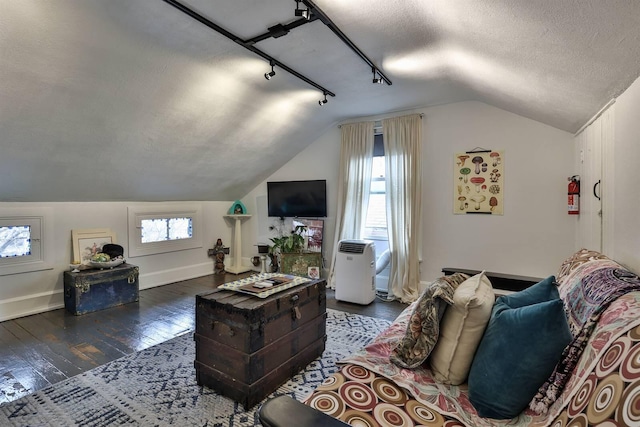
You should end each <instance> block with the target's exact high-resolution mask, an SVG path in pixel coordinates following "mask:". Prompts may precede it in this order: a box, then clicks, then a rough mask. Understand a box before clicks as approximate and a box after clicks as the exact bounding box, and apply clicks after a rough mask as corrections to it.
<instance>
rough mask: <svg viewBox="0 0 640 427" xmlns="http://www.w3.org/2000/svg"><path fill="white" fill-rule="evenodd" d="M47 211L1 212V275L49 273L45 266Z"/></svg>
mask: <svg viewBox="0 0 640 427" xmlns="http://www.w3.org/2000/svg"><path fill="white" fill-rule="evenodd" d="M46 212H47V210H46V209H28V208H26V209H13V208H11V209H0V275H6V274H16V273H26V272H29V271H38V270H46V269H50V268H51V266H49V265H46V264H45V260H46V258H45V255H46V254H48V252H49V251H46V250H45V240H46V241H47V244H48V245H51V241H52V240H53V239H52V238H51V237H50V236H47V238H46V239H45V230H48V232H49V233H51V228H52V227H48V228H45V223H46V217H45V215H44V214H45V213H46Z"/></svg>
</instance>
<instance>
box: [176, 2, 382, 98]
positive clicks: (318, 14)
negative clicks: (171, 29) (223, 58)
mask: <svg viewBox="0 0 640 427" xmlns="http://www.w3.org/2000/svg"><path fill="white" fill-rule="evenodd" d="M294 1H295V2H296V10H295V16H300V17H302V18H304V19H296V20H294V21H293V22H289V23H286V24H276V25H273V26H271V27H269V28H268V31H267V32H266V33H264V34H259V35H257V36H254V37H252V38H250V39H246V40H245V39H243V38H241V37H239V36H237V35H235V34H233V33H231V32H229V31H228V30H226V29H224V28H222V27H221V26H220V25H218V24H216V23H215V22H213V21H211V20H210V19H209V18H207V17H205V16H203V15H201V14H199V13H198V12H196V11H195V10H193V9H190V8H189V7H188V6H186V5H184V4H182V3H181V2H180V0H164V2H165V3H168V4H170V5H171V6H173V7H175V8H176V9H178V10H179V11H181V12H183V13H184V14H186V15H188V16H190V17H191V18H193V19H195V20H196V21H198V22H200V23H202V24H204V25H206V26H207V27H209V28H211V29H212V30H214V31H216V32H217V33H219V34H221V35H223V36H224V37H226V38H228V39H229V40H231V41H233V42H234V43H237V44H238V45H239V46H241V47H243V48H245V49H247V50H249V51H251V52H253V53H254V54H256V55H258V56H259V57H261V58H263V59H264V60H267V61H269V64H270V65H271V71H270V72H268V73H265V74H264V78H265V79H267V80H270V79H271V78H272V77H273V76H275V75H276V72H275V70H274V67H275V66H276V65H277V66H278V68H280V69H282V70H283V71H286V72H287V73H289V74H291V75H293V76H294V77H297V78H298V79H300V80H302V81H303V82H305V83H307V84H309V85H311V86H313V87H315V88H316V89H318V90H319V91H321V92H322V93H323V94H324V99H321V100H320V101H318V103H319V104H320V105H324V104H326V103H327V95H330V96H336V95H335V94H334V93H333V92H331V91H330V90H328V89H327V88H325V87H323V86H321V85H319V84H318V83H316V82H314V81H313V80H311V79H309V78H308V77H305V76H303V75H302V74H300V73H298V72H297V71H296V70H294V69H292V68H291V67H289V66H287V65H286V64H284V63H282V62H280V61H278V60H277V59H275V58H273V57H272V56H271V55H269V54H268V53H266V52H264V51H262V50H260V49H258V48H257V47H256V44H257V43H259V42H261V41H263V40H266V39H268V38H280V37H283V36H286V35H287V34H289V32H290V31H291V30H293V29H295V28H298V27H300V26H302V25H305V24H308V23H311V22H314V21H316V20H319V21H321V22H322V23H323V24H324V25H326V26H327V27H328V28H329V29H330V30H331V31H332V32H333V33H334V34H335V35H336V36H337V37H338V38H339V39H340V40H341V41H342V42H343V43H344V44H345V45H347V46H348V47H349V48H350V49H351V50H352V51H353V52H354V53H355V54H356V55H358V56H359V57H360V59H362V60H363V61H364V62H365V63H366V64H367V65H368V66H369V67H371V70H372V71H373V83H378V84H382V83H386V84H388V85H391V84H392V83H391V80H389V78H388V77H387V76H385V74H384V73H383V72H382V71H381V70H380V69H378V68H377V67H376V65H375V64H374V63H373V61H371V59H369V58H368V57H367V56H366V55H365V54H364V52H362V51H361V50H360V49H359V48H358V47H357V46H356V45H355V44H354V43H353V42H352V41H351V40H349V38H348V37H347V36H346V35H345V34H344V33H343V32H342V30H340V28H338V26H337V25H336V24H335V23H334V22H333V21H332V20H331V18H329V17H328V16H327V14H326V13H324V12H323V11H322V9H320V8H319V7H318V6H317V5H316V4H315V0H294ZM300 3H302V5H301V4H300ZM301 6H302V7H301Z"/></svg>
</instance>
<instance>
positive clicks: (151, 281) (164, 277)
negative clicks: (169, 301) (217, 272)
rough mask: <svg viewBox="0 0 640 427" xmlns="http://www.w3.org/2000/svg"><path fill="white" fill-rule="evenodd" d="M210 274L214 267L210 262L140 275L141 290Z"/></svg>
mask: <svg viewBox="0 0 640 427" xmlns="http://www.w3.org/2000/svg"><path fill="white" fill-rule="evenodd" d="M208 274H213V266H212V264H211V263H210V262H205V263H202V264H195V265H189V266H185V267H178V268H171V269H168V270H160V271H154V272H153V273H140V277H139V280H140V290H142V289H149V288H155V287H156V286H162V285H168V284H169V283H174V282H180V281H182V280H189V279H195V278H196V277H202V276H206V275H208Z"/></svg>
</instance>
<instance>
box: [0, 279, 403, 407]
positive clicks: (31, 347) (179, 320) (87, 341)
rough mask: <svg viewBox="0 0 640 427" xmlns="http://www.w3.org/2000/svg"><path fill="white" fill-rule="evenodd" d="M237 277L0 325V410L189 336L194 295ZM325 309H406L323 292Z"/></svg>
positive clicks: (386, 314)
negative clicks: (5, 404)
mask: <svg viewBox="0 0 640 427" xmlns="http://www.w3.org/2000/svg"><path fill="white" fill-rule="evenodd" d="M241 277H244V276H243V275H238V276H236V275H233V274H227V275H209V276H204V277H199V278H196V279H191V280H185V281H182V282H176V283H172V284H169V285H165V286H159V287H156V288H151V289H145V290H142V291H140V300H139V301H138V302H136V303H130V304H125V305H122V306H119V307H113V308H109V309H107V310H101V311H97V312H93V313H87V314H84V315H82V316H74V315H73V314H70V313H68V312H67V311H66V310H65V309H58V310H53V311H48V312H46V313H41V314H35V315H32V316H26V317H21V318H18V319H13V320H8V321H6V322H0V374H1V375H2V376H1V377H0V404H1V403H3V402H9V401H11V400H15V399H17V398H19V397H22V396H24V395H27V394H29V393H32V392H34V391H37V390H40V389H42V388H44V387H47V386H48V385H50V384H54V383H56V382H59V381H62V380H65V379H67V378H69V377H72V376H74V375H78V374H80V373H82V372H85V371H87V370H89V369H92V368H95V367H97V366H100V365H102V364H105V363H107V362H110V361H112V360H115V359H118V358H120V357H122V356H125V355H127V354H130V353H133V352H136V351H140V350H142V349H145V348H148V347H151V346H153V345H155V344H159V343H161V342H164V341H166V340H169V339H171V338H174V337H177V336H179V335H181V334H184V333H188V332H189V331H192V330H193V329H194V328H195V314H194V311H195V295H196V294H199V293H203V292H207V291H208V290H212V289H214V288H215V287H216V286H218V285H220V284H222V283H224V282H228V281H232V280H236V279H238V278H241ZM327 307H328V308H332V309H335V310H341V311H346V312H350V313H357V314H363V315H366V316H371V317H378V318H383V319H388V320H393V319H395V318H396V316H397V315H398V314H399V313H400V312H401V311H402V310H403V309H404V308H405V307H406V305H405V304H401V303H399V302H395V301H392V302H386V301H380V300H376V301H374V302H373V303H372V304H370V305H368V306H361V305H358V304H350V303H345V302H338V301H336V300H335V298H334V292H333V291H332V290H328V291H327Z"/></svg>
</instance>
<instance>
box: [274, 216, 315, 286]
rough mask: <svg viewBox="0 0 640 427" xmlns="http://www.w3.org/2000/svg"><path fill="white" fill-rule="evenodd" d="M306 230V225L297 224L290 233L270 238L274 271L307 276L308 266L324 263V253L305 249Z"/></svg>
mask: <svg viewBox="0 0 640 427" xmlns="http://www.w3.org/2000/svg"><path fill="white" fill-rule="evenodd" d="M306 231H307V227H306V226H305V225H297V226H296V228H295V229H294V230H293V231H292V232H291V233H290V234H288V235H286V236H280V237H273V238H271V239H270V240H271V242H273V245H271V246H269V257H270V258H271V268H272V271H274V272H275V271H281V272H282V273H286V274H298V275H303V276H306V275H307V268H308V267H320V266H321V265H322V254H320V253H319V252H305V250H304V248H305V234H306Z"/></svg>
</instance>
